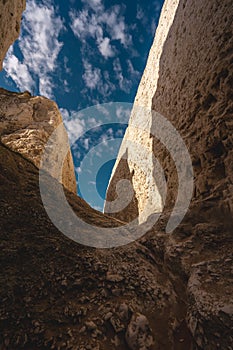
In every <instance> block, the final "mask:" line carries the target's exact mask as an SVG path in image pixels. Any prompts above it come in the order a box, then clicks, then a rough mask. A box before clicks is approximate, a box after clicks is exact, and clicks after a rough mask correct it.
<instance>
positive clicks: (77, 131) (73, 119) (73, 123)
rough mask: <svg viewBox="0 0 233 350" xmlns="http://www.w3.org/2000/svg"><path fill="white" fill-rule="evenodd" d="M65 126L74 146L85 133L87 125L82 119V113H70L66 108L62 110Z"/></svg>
mask: <svg viewBox="0 0 233 350" xmlns="http://www.w3.org/2000/svg"><path fill="white" fill-rule="evenodd" d="M60 112H61V114H62V117H63V121H64V125H65V128H66V130H67V133H68V137H69V141H70V144H73V143H74V142H75V141H76V140H77V139H78V138H79V137H81V136H82V135H83V133H84V132H85V127H86V123H85V120H84V119H82V114H81V113H76V112H74V111H71V112H69V111H68V110H67V109H65V108H60Z"/></svg>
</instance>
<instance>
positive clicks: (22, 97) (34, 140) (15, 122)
mask: <svg viewBox="0 0 233 350" xmlns="http://www.w3.org/2000/svg"><path fill="white" fill-rule="evenodd" d="M61 123H62V117H61V114H60V112H59V110H58V107H57V105H56V103H54V102H53V101H50V100H48V99H47V98H45V97H33V96H30V94H29V93H27V92H25V93H19V94H18V93H12V92H9V91H6V90H3V89H0V140H1V142H2V143H3V144H4V145H6V146H7V147H9V148H10V149H11V150H13V151H15V152H18V153H20V154H21V155H23V156H24V157H25V158H27V159H29V160H30V161H32V162H33V163H34V164H35V165H36V166H37V168H40V161H41V156H42V154H43V151H44V147H45V144H46V142H47V140H48V138H49V136H50V135H51V134H52V133H53V131H54V129H55V128H56V127H57V126H58V125H59V124H61ZM67 142H68V138H67V134H66V133H64V140H59V142H58V140H57V143H56V140H55V141H54V147H59V145H62V144H66V143H67ZM60 147H61V146H60ZM55 171H56V159H53V160H52V162H51V167H50V174H51V175H53V174H54V176H55V175H56V174H55ZM62 183H63V185H64V186H65V187H66V188H67V189H68V190H70V191H71V192H74V193H76V179H75V174H74V165H73V159H72V156H71V152H70V151H69V152H68V154H67V156H66V159H65V161H64V165H63V170H62Z"/></svg>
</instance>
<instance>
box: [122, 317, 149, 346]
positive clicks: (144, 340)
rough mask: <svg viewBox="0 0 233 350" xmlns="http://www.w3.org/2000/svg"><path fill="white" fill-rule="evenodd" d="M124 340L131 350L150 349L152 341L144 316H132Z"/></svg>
mask: <svg viewBox="0 0 233 350" xmlns="http://www.w3.org/2000/svg"><path fill="white" fill-rule="evenodd" d="M125 339H126V342H127V344H128V346H129V348H130V349H131V350H149V349H151V347H152V345H153V344H154V340H153V336H152V332H151V329H150V326H149V322H148V320H147V318H146V316H144V315H142V314H133V316H132V318H131V321H130V323H129V325H128V328H127V332H126V336H125Z"/></svg>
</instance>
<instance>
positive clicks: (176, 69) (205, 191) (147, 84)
mask: <svg viewBox="0 0 233 350" xmlns="http://www.w3.org/2000/svg"><path fill="white" fill-rule="evenodd" d="M232 20H233V14H232V3H231V1H230V0H224V1H222V2H221V3H219V1H217V0H214V1H211V2H208V4H204V3H203V2H202V1H200V0H197V1H191V0H180V1H172V0H168V1H165V4H164V8H163V12H162V15H161V19H160V22H159V26H158V29H157V32H156V36H155V40H154V43H153V46H152V48H151V52H150V55H149V58H148V62H147V66H146V69H145V72H144V74H143V77H142V80H141V83H140V86H139V89H138V92H137V96H136V99H135V104H134V108H133V111H132V115H131V118H130V122H129V127H128V129H127V132H126V135H125V138H124V140H123V143H122V146H121V149H120V152H119V156H118V159H117V163H116V166H115V168H114V170H113V174H112V179H111V182H110V185H109V188H108V192H107V200H109V201H111V200H113V199H114V198H115V196H116V193H115V185H116V183H117V182H118V180H119V179H122V178H127V179H128V178H129V174H128V173H129V172H130V173H131V182H132V186H133V189H134V192H135V195H134V196H135V198H136V200H134V208H132V205H131V214H130V217H129V215H128V212H127V210H124V212H121V213H116V214H115V216H116V217H120V218H121V219H122V220H126V221H128V220H130V218H131V217H132V216H133V213H134V215H135V216H137V213H139V218H140V214H141V213H142V212H143V206H144V207H145V205H146V202H147V201H148V202H150V203H149V206H147V209H146V211H144V213H143V215H142V216H141V218H140V219H141V221H145V220H146V219H147V217H148V216H149V215H150V214H151V213H154V212H161V209H162V206H163V204H165V205H166V207H167V208H172V207H173V206H174V203H175V200H176V197H177V190H178V178H177V171H176V167H175V164H174V160H173V159H172V157H171V155H170V154H169V152H168V151H167V150H166V147H164V145H163V144H162V143H161V142H159V141H158V140H157V138H156V137H153V136H152V135H154V134H155V131H156V127H157V118H156V117H155V114H153V113H152V112H151V111H152V110H154V111H156V112H159V113H160V114H161V115H162V116H164V117H165V118H166V119H167V120H168V121H170V122H171V123H172V125H173V126H174V127H175V128H176V130H177V131H178V132H179V134H180V135H181V137H182V139H183V140H184V142H185V144H186V147H187V149H188V151H189V154H190V156H191V159H192V163H193V170H194V193H193V197H192V202H195V201H200V200H204V199H206V198H209V197H212V198H216V199H217V198H219V199H220V200H219V201H218V202H217V201H216V203H215V204H216V206H217V207H218V208H219V209H220V208H221V210H222V211H223V212H225V213H232V211H233V207H232V203H233V201H232V196H233V192H232V180H233V179H232V176H233V171H232V155H233V150H232V135H231V133H230V132H229V130H231V128H232V96H233V95H232V88H233V77H232V59H233V56H232V46H233V43H232V40H233V39H232ZM138 106H140V107H141V108H139V107H138ZM129 141H133V142H134V143H137V144H139V145H141V148H143V147H144V148H145V147H146V148H147V149H148V159H147V160H146V161H147V163H148V166H147V167H144V168H143V169H147V170H146V173H145V170H144V173H143V174H142V171H141V169H140V168H141V166H140V165H141V163H142V162H145V160H144V159H143V157H142V154H140V151H139V152H138V154H137V155H135V147H132V146H131V144H130V143H129ZM125 153H127V154H128V164H126V163H127V162H126V161H125V160H124V165H123V162H120V160H121V158H122V155H123V154H125ZM151 154H154V156H155V158H156V159H158V161H159V162H160V164H161V166H162V168H163V170H164V173H165V177H166V180H167V186H168V192H167V198H166V202H165V200H164V198H163V196H162V194H161V191H160V190H159V186H158V183H157V182H158V181H157V178H156V176H155V175H154V174H153V170H154V169H155V163H154V160H153V159H152V157H151ZM135 160H136V163H137V164H136V165H135ZM140 162H141V163H140ZM132 172H133V174H132ZM109 208H111V202H109V203H107V204H106V207H105V211H106V212H108V209H109ZM111 209H112V208H111Z"/></svg>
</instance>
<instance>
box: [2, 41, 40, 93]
mask: <svg viewBox="0 0 233 350" xmlns="http://www.w3.org/2000/svg"><path fill="white" fill-rule="evenodd" d="M3 68H4V69H5V71H6V73H7V75H8V76H10V77H11V78H12V79H13V80H14V82H15V84H16V85H17V86H18V87H19V89H20V90H29V91H32V90H33V88H34V81H33V79H32V76H31V74H30V72H29V69H28V67H27V66H26V65H25V64H23V63H21V62H20V61H19V59H18V58H17V57H16V56H15V55H14V53H13V47H12V46H11V47H10V49H9V51H8V53H7V56H6V59H5V61H4V62H3Z"/></svg>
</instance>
